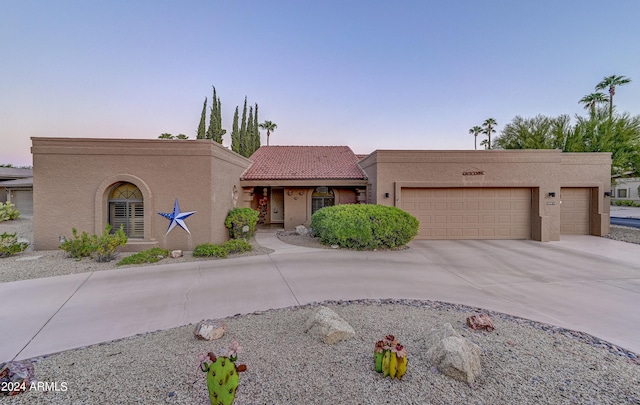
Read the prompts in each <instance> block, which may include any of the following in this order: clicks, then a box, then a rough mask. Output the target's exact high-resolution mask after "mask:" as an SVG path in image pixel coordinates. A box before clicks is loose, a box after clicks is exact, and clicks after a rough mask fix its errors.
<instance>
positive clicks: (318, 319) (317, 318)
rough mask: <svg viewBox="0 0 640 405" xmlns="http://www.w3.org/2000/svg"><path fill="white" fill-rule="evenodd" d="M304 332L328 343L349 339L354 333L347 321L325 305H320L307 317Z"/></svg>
mask: <svg viewBox="0 0 640 405" xmlns="http://www.w3.org/2000/svg"><path fill="white" fill-rule="evenodd" d="M305 332H307V333H310V334H311V335H312V336H315V337H317V338H319V339H320V340H321V341H323V342H324V343H326V344H329V345H332V344H334V343H337V342H340V341H342V340H347V339H351V338H353V337H354V336H355V335H356V332H355V331H354V330H353V328H352V327H351V325H349V324H348V323H347V321H345V320H344V319H342V318H340V316H338V314H336V313H335V312H333V311H332V310H330V309H329V308H327V307H320V308H319V309H318V310H317V311H315V312H314V313H313V314H312V315H311V316H310V317H309V319H307V323H306V325H305Z"/></svg>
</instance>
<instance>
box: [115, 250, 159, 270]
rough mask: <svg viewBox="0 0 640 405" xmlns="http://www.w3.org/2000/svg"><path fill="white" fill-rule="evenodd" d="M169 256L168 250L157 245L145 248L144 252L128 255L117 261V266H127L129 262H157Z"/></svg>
mask: <svg viewBox="0 0 640 405" xmlns="http://www.w3.org/2000/svg"><path fill="white" fill-rule="evenodd" d="M168 256H169V251H168V250H166V249H162V248H159V247H155V248H151V249H147V250H144V251H142V252H138V253H134V254H132V255H131V256H127V257H125V258H124V259H122V260H120V261H119V262H118V263H116V266H126V265H127V264H144V263H157V262H159V261H160V260H162V259H164V258H165V257H168Z"/></svg>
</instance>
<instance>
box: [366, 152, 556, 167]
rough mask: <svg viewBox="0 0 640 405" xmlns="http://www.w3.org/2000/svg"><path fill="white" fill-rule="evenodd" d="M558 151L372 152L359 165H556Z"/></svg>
mask: <svg viewBox="0 0 640 405" xmlns="http://www.w3.org/2000/svg"><path fill="white" fill-rule="evenodd" d="M561 155H562V151H560V150H537V149H526V150H484V151H475V150H471V151H459V150H458V151H456V150H376V151H374V152H373V153H372V154H371V155H369V156H368V157H366V158H364V159H362V160H361V161H360V162H359V164H360V166H362V167H367V166H370V165H372V164H375V163H407V162H412V163H421V162H428V163H440V162H442V163H470V162H474V163H560V162H561Z"/></svg>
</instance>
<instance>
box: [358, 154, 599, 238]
mask: <svg viewBox="0 0 640 405" xmlns="http://www.w3.org/2000/svg"><path fill="white" fill-rule="evenodd" d="M360 167H362V169H363V170H364V171H365V172H366V173H367V176H368V178H369V179H370V181H371V183H372V187H371V192H372V193H371V199H372V201H370V202H372V203H377V204H382V205H392V206H401V203H402V202H401V200H400V198H401V189H402V188H403V187H425V188H427V187H428V188H433V187H436V188H437V187H525V188H531V189H532V196H533V199H534V201H532V218H531V223H532V238H533V239H535V240H541V241H550V240H559V239H560V188H561V187H591V188H593V190H595V191H594V193H593V197H592V216H591V221H592V223H591V225H592V226H591V232H592V234H595V235H603V234H606V233H608V231H609V228H608V227H609V222H608V221H609V202H608V201H605V198H604V192H605V191H608V190H609V187H610V186H609V184H610V178H609V176H610V171H611V155H610V154H609V153H582V154H566V153H561V151H558V150H489V151H418V150H377V151H375V152H373V153H372V154H371V155H369V156H368V157H366V158H364V159H363V160H361V161H360ZM469 172H482V173H483V174H482V175H464V173H469ZM551 192H553V193H555V197H549V193H551ZM385 193H389V197H385ZM607 199H608V198H607Z"/></svg>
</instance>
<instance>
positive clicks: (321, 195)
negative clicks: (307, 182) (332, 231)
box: [311, 187, 335, 215]
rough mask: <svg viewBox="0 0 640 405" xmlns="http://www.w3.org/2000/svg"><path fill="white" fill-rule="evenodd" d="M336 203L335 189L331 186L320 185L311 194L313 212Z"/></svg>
mask: <svg viewBox="0 0 640 405" xmlns="http://www.w3.org/2000/svg"><path fill="white" fill-rule="evenodd" d="M332 205H335V197H334V195H333V190H331V189H330V188H329V187H318V188H316V189H315V191H314V192H313V194H312V195H311V214H312V215H313V213H315V212H316V211H318V210H319V209H320V208H324V207H331V206H332Z"/></svg>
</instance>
